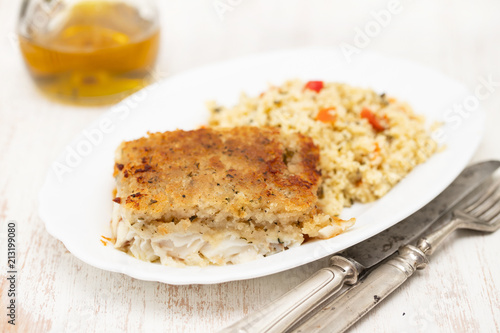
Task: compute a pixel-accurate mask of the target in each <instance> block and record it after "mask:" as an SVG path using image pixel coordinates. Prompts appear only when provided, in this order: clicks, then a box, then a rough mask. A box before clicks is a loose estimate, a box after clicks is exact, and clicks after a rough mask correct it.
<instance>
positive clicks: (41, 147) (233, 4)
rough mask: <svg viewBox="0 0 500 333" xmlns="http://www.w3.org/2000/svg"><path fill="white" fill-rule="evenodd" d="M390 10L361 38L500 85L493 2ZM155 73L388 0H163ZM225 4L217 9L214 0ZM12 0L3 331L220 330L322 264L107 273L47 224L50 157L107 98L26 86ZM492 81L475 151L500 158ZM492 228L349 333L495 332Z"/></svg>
mask: <svg viewBox="0 0 500 333" xmlns="http://www.w3.org/2000/svg"><path fill="white" fill-rule="evenodd" d="M396 2H397V4H399V6H400V7H401V10H400V12H399V13H398V14H394V15H392V16H391V17H390V19H389V22H388V23H387V26H386V27H383V28H382V29H381V30H380V32H379V33H378V34H377V35H376V36H374V37H373V38H371V40H370V42H369V44H368V46H367V47H366V48H363V49H361V50H360V51H361V52H363V51H364V50H369V51H378V52H382V53H385V54H389V55H395V56H400V57H404V58H407V59H410V60H414V61H416V62H419V63H421V64H423V65H426V66H429V67H431V68H434V69H437V70H439V71H441V72H443V73H445V74H446V75H448V76H450V77H451V78H454V79H456V80H458V81H461V82H463V83H464V84H465V85H466V86H468V87H469V88H470V89H471V90H473V89H474V88H475V87H476V86H477V85H478V84H479V80H480V78H481V77H482V78H487V77H489V76H491V77H492V79H493V80H494V81H495V82H500V66H499V59H500V43H499V37H500V21H499V20H498V14H499V13H500V3H499V2H498V1H493V0H488V1H487V0H481V1H474V2H472V1H465V0H457V1H451V0H443V1H430V0H422V1H418V2H417V1H410V0H401V1H397V0H396ZM158 3H159V6H160V10H161V11H160V14H161V18H162V19H161V24H162V37H161V38H162V46H161V56H160V59H159V63H158V71H159V73H162V75H163V76H165V75H167V76H168V75H172V74H176V73H180V72H182V71H184V70H188V69H190V68H194V67H196V66H200V65H203V64H208V63H212V62H215V61H223V60H226V59H231V58H234V57H237V56H242V55H246V54H249V53H255V52H264V51H272V50H278V49H288V48H296V47H304V46H330V47H334V46H336V45H338V44H339V43H341V42H347V43H353V40H354V38H355V34H356V29H357V28H360V29H364V28H365V27H366V25H367V24H368V23H369V22H371V21H373V20H374V17H375V16H374V15H376V14H373V13H380V12H381V10H384V9H387V8H388V6H389V3H390V1H379V0H377V1H371V2H370V3H369V4H367V2H364V1H352V2H345V1H336V0H335V1H324V0H323V1H322V0H314V1H300V0H279V1H272V2H271V1H264V0H242V1H229V0H221V1H212V0H209V1H181V0H172V1H162V2H160V1H159V2H158ZM218 3H224V4H227V5H228V6H230V10H227V11H226V12H224V13H222V14H221V15H222V19H221V15H219V14H220V13H218V12H217V11H216V10H215V9H214V8H215V7H214V5H216V4H218ZM19 5H20V2H16V1H7V0H0V59H1V61H0V75H1V77H0V223H1V226H0V228H1V230H0V241H1V248H2V252H1V254H0V266H1V268H0V273H1V276H0V278H1V280H0V288H1V302H0V306H1V308H2V311H0V314H1V316H0V331H1V332H5V331H7V332H9V331H12V332H14V331H18V332H214V331H216V330H217V329H220V328H222V327H224V326H225V325H227V324H229V323H231V322H233V321H235V320H237V319H239V318H240V317H242V316H244V315H245V314H247V313H248V312H250V311H252V310H254V309H258V308H259V307H260V306H261V305H263V304H264V303H266V302H267V301H269V300H271V299H274V298H276V297H277V296H279V295H281V294H283V293H284V292H286V291H287V290H289V289H290V288H292V287H293V286H295V285H297V284H298V283H299V282H301V281H303V280H304V279H306V278H307V277H308V276H309V275H310V274H311V273H312V272H314V271H315V270H317V269H318V268H320V267H322V266H324V265H326V264H327V261H326V260H320V261H317V262H314V263H311V264H309V265H306V266H302V267H299V268H296V269H293V270H290V271H286V272H283V273H279V274H275V275H272V276H268V277H264V278H259V279H253V280H249V281H238V282H230V283H224V284H219V285H208V286H199V285H195V286H170V285H165V284H161V283H156V282H145V281H139V280H134V279H132V278H130V277H127V276H124V275H121V274H115V273H110V272H106V271H102V270H99V269H96V268H93V267H91V266H88V265H86V264H84V263H82V262H80V261H79V260H78V259H76V258H75V257H73V256H72V255H71V254H70V253H69V252H68V251H67V250H66V249H65V247H64V246H63V244H62V243H61V242H59V241H57V240H55V239H54V238H52V237H51V236H49V235H48V234H47V232H46V231H45V228H44V225H43V223H42V221H41V220H40V218H39V217H38V215H37V195H38V191H39V189H40V187H41V185H42V182H43V179H44V177H45V174H46V172H47V169H48V166H49V163H50V162H51V161H52V160H53V159H54V158H55V157H56V156H57V154H58V153H59V152H60V151H62V150H63V149H64V147H65V145H66V144H67V143H68V142H69V141H70V140H71V139H72V138H73V137H74V136H75V135H76V134H77V133H78V132H79V131H80V130H82V129H83V128H84V127H85V126H86V125H87V124H88V123H89V122H91V121H92V120H94V119H96V118H97V117H99V115H101V114H102V113H103V112H104V111H105V110H106V109H107V108H97V109H89V108H71V107H68V106H64V105H58V104H54V103H52V102H50V101H48V100H47V99H45V98H44V97H43V96H41V95H40V94H39V92H38V91H37V90H36V89H35V88H34V86H33V84H32V82H31V80H30V78H29V77H28V75H27V73H26V71H25V69H24V66H23V63H22V59H21V57H20V54H19V51H18V49H17V47H16V45H15V31H16V30H15V26H16V20H17V15H18V10H19ZM499 88H500V86H497V87H496V89H495V90H494V92H493V93H492V94H491V96H490V97H489V98H487V99H485V100H483V101H482V107H483V108H484V109H485V110H486V112H487V117H488V119H487V120H488V121H487V125H486V131H485V133H484V140H483V143H482V144H481V146H480V147H479V149H478V151H477V153H476V155H475V156H474V158H473V162H474V161H480V160H486V159H500V148H499V146H498V143H499V142H500V130H499V129H498V128H499V125H500V89H499ZM9 220H16V221H17V222H18V227H17V228H18V239H17V243H18V258H19V262H18V267H19V274H18V285H17V289H18V298H17V310H18V316H17V324H18V325H16V327H15V328H13V327H11V326H10V325H7V323H6V316H5V315H4V314H5V307H6V302H7V297H6V289H8V285H7V282H6V276H5V275H6V273H5V271H6V270H5V267H6V255H5V254H4V253H5V246H6V245H5V240H6V227H5V225H6V223H7V221H9ZM498 253H500V234H497V235H489V236H483V235H479V234H476V233H472V232H461V233H457V234H456V235H455V236H453V241H450V242H447V243H446V244H445V245H444V247H443V248H442V250H440V251H439V252H438V253H436V254H435V255H434V256H433V258H432V262H431V265H430V266H429V267H428V269H426V270H424V271H421V272H418V274H417V275H416V276H415V277H414V278H412V279H411V280H410V281H409V282H408V283H406V284H405V285H404V286H403V287H402V288H400V289H399V290H397V291H396V292H395V293H394V294H393V295H392V296H390V298H389V299H387V300H386V301H384V302H382V303H381V304H380V305H379V306H378V308H377V309H376V310H374V311H373V312H371V313H370V314H369V315H367V316H366V318H364V319H362V320H361V321H360V322H359V323H358V324H357V325H356V326H355V327H353V328H352V330H351V331H352V332H367V331H373V332H499V331H500V264H499V263H500V262H499V259H498Z"/></svg>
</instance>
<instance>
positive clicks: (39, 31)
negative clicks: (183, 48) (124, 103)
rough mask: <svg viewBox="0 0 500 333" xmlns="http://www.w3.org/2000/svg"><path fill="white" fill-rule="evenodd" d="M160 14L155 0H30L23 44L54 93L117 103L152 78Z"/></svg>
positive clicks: (24, 12)
mask: <svg viewBox="0 0 500 333" xmlns="http://www.w3.org/2000/svg"><path fill="white" fill-rule="evenodd" d="M157 15H158V11H157V10H156V8H155V6H154V2H153V0H135V1H130V0H95V1H92V0H83V1H74V0H73V1H71V0H26V1H24V3H23V5H22V8H21V15H20V20H19V27H18V28H19V41H20V47H21V51H22V54H23V56H24V60H25V62H26V65H27V67H28V70H29V72H30V74H31V75H32V77H33V78H34V80H35V82H36V84H37V86H38V87H39V88H40V89H41V90H42V91H43V92H45V93H46V94H48V95H49V96H51V97H53V98H55V99H56V100H59V101H63V102H68V103H71V104H78V105H104V104H110V103H115V102H118V101H119V100H121V99H123V98H124V97H126V96H128V95H129V94H131V93H133V92H134V91H137V90H139V89H141V88H143V87H144V86H145V85H147V84H148V83H150V81H151V80H152V72H153V70H154V64H155V61H156V56H157V54H158V44H159V25H158V16H157Z"/></svg>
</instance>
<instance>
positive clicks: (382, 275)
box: [291, 179, 500, 333]
mask: <svg viewBox="0 0 500 333" xmlns="http://www.w3.org/2000/svg"><path fill="white" fill-rule="evenodd" d="M490 183H491V181H490ZM485 188H486V190H485ZM461 207H464V208H461ZM451 214H452V215H451V216H452V218H451V221H449V222H447V223H446V224H444V225H443V224H440V223H439V222H438V225H439V228H438V229H434V230H435V231H433V232H431V233H429V234H427V235H426V236H424V237H422V238H421V239H420V240H419V241H418V243H417V246H413V245H406V246H403V247H401V248H400V249H399V253H398V255H397V256H396V257H394V258H392V259H390V260H388V261H387V262H385V263H383V264H381V265H379V266H378V267H377V268H375V269H374V270H373V271H372V272H370V273H369V274H367V276H366V278H365V279H364V280H362V281H361V282H360V283H358V285H356V286H354V287H353V288H351V289H350V290H348V291H347V292H346V293H344V294H343V295H342V296H340V297H339V298H337V299H335V300H334V301H330V303H329V304H328V305H326V306H325V307H324V308H323V309H322V310H321V311H320V312H318V313H316V314H315V315H313V316H312V317H310V318H307V319H306V320H303V321H302V322H301V324H299V325H300V326H298V327H297V326H295V328H292V330H291V332H297V333H298V332H308V333H309V332H344V331H345V330H347V329H348V328H349V327H351V326H352V325H353V324H354V323H355V322H356V321H358V320H359V319H360V318H361V317H363V316H364V315H365V314H366V313H367V312H368V311H370V310H371V309H372V308H374V307H375V306H376V305H377V304H378V303H379V302H380V301H381V300H383V299H384V298H386V297H387V296H388V295H389V294H390V293H392V292H393V291H394V290H395V289H397V288H398V287H399V286H400V285H401V284H402V283H403V282H405V281H406V280H407V279H408V278H409V277H410V276H412V275H413V273H414V272H415V270H417V269H423V268H425V267H426V265H427V264H428V259H427V256H429V255H431V254H432V253H433V252H434V251H435V250H436V249H437V248H438V247H439V245H441V244H442V243H443V241H444V240H445V238H446V237H448V236H449V235H450V234H451V233H453V232H454V231H455V230H457V229H470V230H477V231H483V232H494V231H496V230H498V229H500V179H497V180H496V181H494V182H493V184H491V185H489V186H488V185H482V186H480V187H479V189H478V190H476V191H474V192H473V193H472V194H471V195H469V196H468V197H467V198H466V199H464V204H463V205H460V206H459V208H457V209H455V210H454V211H453V212H452V213H451ZM445 217H446V215H445ZM449 218H450V216H449V215H448V219H449Z"/></svg>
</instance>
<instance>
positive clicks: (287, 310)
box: [220, 256, 360, 333]
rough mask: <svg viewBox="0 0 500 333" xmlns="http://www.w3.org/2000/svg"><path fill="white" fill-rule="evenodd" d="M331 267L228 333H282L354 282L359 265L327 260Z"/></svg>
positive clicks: (346, 260) (243, 320) (342, 260)
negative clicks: (324, 299) (320, 303)
mask: <svg viewBox="0 0 500 333" xmlns="http://www.w3.org/2000/svg"><path fill="white" fill-rule="evenodd" d="M330 262H331V266H330V267H326V268H323V269H321V270H319V271H318V272H316V273H315V274H314V275H313V276H312V277H310V278H309V279H307V280H306V281H304V282H302V283H301V284H299V285H298V286H297V287H295V288H293V289H292V290H290V291H289V292H287V293H286V294H284V295H283V296H281V297H280V298H278V299H276V300H275V301H273V302H271V303H269V304H267V305H265V306H264V307H263V308H261V309H259V310H258V311H256V312H254V313H252V314H250V315H249V316H247V317H245V318H243V319H241V320H240V321H238V322H236V323H234V324H232V325H231V326H228V327H226V328H225V329H223V330H222V331H220V332H221V333H222V332H224V333H228V332H238V333H244V332H263V333H264V332H265V333H272V332H283V331H285V330H286V329H287V328H289V327H290V326H291V325H292V324H293V323H295V322H296V321H297V320H299V319H300V318H302V317H303V316H304V315H305V314H306V313H307V312H309V311H310V310H312V308H314V307H315V306H317V305H318V303H319V302H320V301H321V300H322V299H323V298H324V297H325V296H330V295H332V294H334V293H336V292H338V291H339V290H340V289H341V288H342V286H343V285H344V283H349V284H354V283H356V282H357V279H358V274H359V271H360V265H359V264H358V263H357V262H355V261H351V260H350V259H347V258H344V257H342V256H334V257H332V258H331V259H330Z"/></svg>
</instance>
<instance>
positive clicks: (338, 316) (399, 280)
mask: <svg viewBox="0 0 500 333" xmlns="http://www.w3.org/2000/svg"><path fill="white" fill-rule="evenodd" d="M427 263H428V260H427V257H426V256H425V254H424V253H423V252H422V251H421V250H420V249H418V248H417V247H415V246H412V245H406V246H404V247H402V248H400V249H399V254H398V255H397V256H396V257H394V258H392V259H390V260H389V261H387V262H386V263H383V264H381V265H380V266H378V267H377V268H376V269H374V270H373V271H372V272H370V273H369V274H367V276H366V278H364V279H362V280H361V282H359V283H358V284H357V285H355V286H354V287H352V288H351V289H350V290H349V291H348V292H346V293H344V294H343V295H342V296H341V297H340V298H337V299H334V300H332V302H330V304H328V305H327V306H325V307H324V308H323V309H322V310H321V311H320V312H318V313H317V314H315V315H314V316H312V317H311V318H309V319H308V320H307V321H306V322H305V323H304V324H302V325H301V326H299V327H298V328H297V329H294V330H293V332H294V333H299V332H307V333H313V332H314V333H320V332H321V333H326V332H328V333H331V332H344V331H345V330H347V329H348V328H349V327H351V326H352V325H353V324H354V323H355V322H356V321H358V320H359V319H360V318H361V317H363V316H364V315H365V314H366V313H367V312H368V311H370V310H371V309H372V308H374V307H375V306H376V305H377V304H378V303H379V302H380V301H381V300H383V299H384V298H386V297H387V296H388V295H390V294H391V293H392V292H393V291H394V290H395V289H396V288H398V287H399V286H400V285H401V284H403V283H404V282H405V281H406V280H407V279H408V278H409V277H410V276H412V275H413V273H414V272H415V270H417V269H422V268H424V267H425V266H426V265H427Z"/></svg>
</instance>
